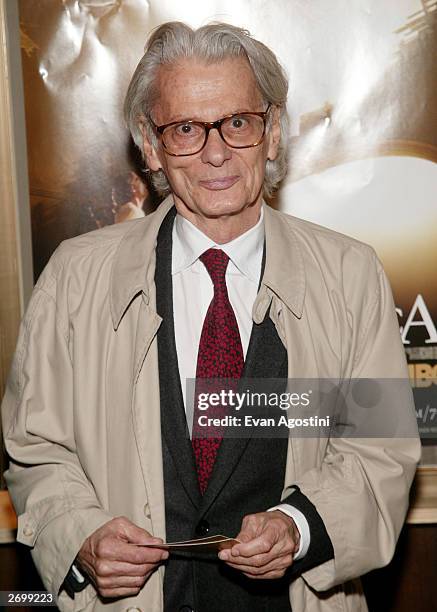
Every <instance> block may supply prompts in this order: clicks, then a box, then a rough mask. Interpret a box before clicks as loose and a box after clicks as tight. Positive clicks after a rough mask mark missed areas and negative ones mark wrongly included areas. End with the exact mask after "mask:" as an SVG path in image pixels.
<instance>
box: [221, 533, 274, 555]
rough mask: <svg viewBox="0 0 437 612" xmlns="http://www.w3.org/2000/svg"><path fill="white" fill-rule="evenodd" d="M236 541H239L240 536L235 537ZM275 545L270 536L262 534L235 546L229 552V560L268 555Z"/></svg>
mask: <svg viewBox="0 0 437 612" xmlns="http://www.w3.org/2000/svg"><path fill="white" fill-rule="evenodd" d="M237 539H238V540H239V539H240V535H238V536H237ZM275 543H276V542H275V539H274V538H273V537H272V535H270V534H269V533H268V532H264V533H263V534H261V535H259V536H257V537H256V538H253V539H251V540H249V541H248V542H241V543H239V544H235V545H234V546H233V547H232V548H231V550H230V553H231V554H230V558H231V559H232V558H233V557H252V556H253V555H260V554H263V553H268V552H270V551H271V550H272V548H273V546H274V545H275Z"/></svg>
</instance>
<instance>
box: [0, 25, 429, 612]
mask: <svg viewBox="0 0 437 612" xmlns="http://www.w3.org/2000/svg"><path fill="white" fill-rule="evenodd" d="M286 96H287V81H286V78H285V76H284V74H283V71H282V70H281V68H280V66H279V64H278V62H277V60H276V58H275V56H274V54H273V53H272V52H271V51H270V50H269V49H268V48H266V47H265V46H264V45H263V44H262V43H260V42H258V41H257V40H255V39H253V38H251V37H250V36H249V35H248V33H247V32H246V31H244V30H241V29H239V28H236V27H233V26H230V25H226V24H214V25H207V26H204V27H202V28H200V29H198V30H192V29H191V28H189V27H188V26H186V25H184V24H181V23H167V24H164V25H162V26H161V27H160V28H158V29H157V30H156V31H155V32H154V33H153V34H152V36H151V37H150V39H149V41H148V44H147V48H146V52H145V55H144V57H143V58H142V60H141V62H140V63H139V65H138V67H137V70H136V72H135V75H134V77H133V79H132V82H131V84H130V87H129V91H128V94H127V98H126V104H125V110H126V117H127V121H128V123H129V126H130V129H131V132H132V135H133V138H134V140H135V142H136V144H137V145H138V146H140V147H141V148H142V150H143V153H144V159H145V162H146V164H147V167H148V169H149V170H150V172H151V178H152V181H153V182H154V185H155V187H156V188H157V189H158V190H159V191H160V192H161V193H162V194H164V195H165V194H169V195H168V197H167V199H165V200H164V202H162V203H161V205H160V206H159V208H158V210H157V211H156V212H155V213H153V214H151V215H149V216H148V217H146V218H145V219H140V220H135V221H132V222H128V223H125V224H121V225H116V226H113V227H108V228H105V229H103V230H98V231H95V232H91V233H89V234H86V235H84V236H80V237H77V238H75V239H72V240H69V241H66V242H65V243H63V244H62V245H61V246H60V247H59V248H58V249H57V251H56V253H55V254H54V255H53V257H52V259H51V261H50V263H49V264H48V266H47V268H46V269H45V271H44V272H43V274H42V275H41V277H40V279H39V281H38V283H37V286H36V288H35V292H34V294H33V297H32V300H31V304H30V306H29V309H28V311H27V314H26V317H25V319H24V322H23V325H22V328H21V334H20V339H19V345H18V349H17V353H16V357H15V361H14V365H13V368H12V372H11V376H10V379H9V384H8V389H7V393H6V398H5V402H4V408H3V419H4V431H5V441H6V447H7V450H8V453H9V455H10V459H11V461H10V468H9V470H8V471H7V472H6V480H7V483H8V486H9V490H10V493H11V495H12V498H13V501H14V504H15V507H16V510H17V513H18V515H19V527H18V540H19V541H20V542H22V543H24V544H27V545H29V546H30V547H32V553H33V558H34V561H35V563H36V566H37V568H38V570H39V572H40V574H41V577H42V579H43V581H44V584H45V585H46V587H47V589H48V590H50V591H51V592H53V593H55V594H57V595H58V594H59V600H58V605H59V607H60V608H61V609H62V610H84V609H86V610H104V609H108V610H143V611H144V612H145V611H148V612H159V611H160V610H165V612H176V611H179V612H189V611H190V610H195V611H196V612H220V611H231V612H232V611H235V612H237V611H241V610H250V611H251V612H258V611H259V612H261V611H267V610H269V611H275V612H280V611H289V610H291V609H292V610H293V612H303V611H304V610H305V611H307V612H311V611H329V610H339V609H342V610H365V609H366V605H365V603H364V599H363V596H362V593H361V590H360V584H359V580H357V578H358V577H359V576H360V575H361V574H363V573H365V572H368V571H369V570H371V569H373V568H375V567H378V566H381V565H384V564H386V563H387V562H388V561H389V560H390V558H391V556H392V554H393V550H394V547H395V544H396V539H397V536H398V534H399V531H400V529H401V527H402V524H403V521H404V518H405V513H406V510H407V505H408V490H409V486H410V484H411V481H412V478H413V475H414V471H415V467H416V463H417V461H418V458H419V452H420V451H419V443H418V440H417V437H415V436H412V437H409V438H404V439H399V438H398V439H396V438H394V437H393V438H391V439H390V438H385V439H370V438H368V439H361V438H343V439H342V438H340V437H331V438H328V437H313V438H307V437H305V438H304V437H293V438H291V437H290V438H289V439H287V438H277V439H273V438H268V437H267V438H263V437H258V436H252V437H244V438H241V439H238V438H237V439H235V438H232V439H231V438H227V437H226V435H225V433H226V432H223V431H222V430H220V429H219V430H217V431H215V433H214V435H212V436H205V437H202V436H200V435H198V431H197V430H198V421H199V420H198V418H197V417H198V413H197V412H196V411H194V423H192V422H191V419H193V415H192V414H191V413H190V410H189V404H190V400H189V397H188V394H187V391H186V384H185V383H186V381H187V380H188V379H194V378H197V379H198V380H200V379H204V378H209V379H217V378H227V379H228V378H230V379H236V380H237V381H238V380H241V379H242V377H243V376H244V377H245V378H252V379H260V378H270V379H287V377H288V378H335V379H338V378H341V379H346V380H349V379H352V378H393V379H394V378H405V376H406V369H405V363H404V356H403V350H402V346H401V343H400V339H399V330H398V327H397V322H396V317H395V311H394V307H393V301H392V297H391V293H390V289H389V287H388V283H387V280H386V277H385V275H384V272H383V270H382V268H381V265H380V263H379V261H378V260H377V258H376V257H375V255H374V253H373V251H372V250H371V249H370V248H369V247H367V246H366V245H363V244H361V243H359V242H357V241H355V240H353V239H350V238H347V237H345V236H342V235H339V234H336V233H334V232H332V231H329V230H327V229H324V228H321V227H318V226H315V225H312V224H310V223H307V222H304V221H301V220H298V219H294V218H292V217H289V216H287V215H284V214H281V213H279V212H275V211H273V210H272V209H270V208H269V207H268V206H266V205H265V204H264V203H263V194H265V195H270V194H271V193H272V192H273V190H274V189H275V188H276V187H277V186H278V183H279V182H280V180H281V179H282V178H283V177H284V174H285V170H286V155H285V153H286V151H285V147H286V110H285V104H286ZM402 405H403V406H404V407H401V406H402ZM405 405H406V408H405ZM399 406H400V408H399V410H400V411H404V412H405V411H406V412H408V411H410V410H411V404H410V403H409V400H407V401H406V402H404V403H403V404H402V403H400V404H399ZM190 414H191V417H190V416H189V415H190ZM402 416H405V415H403V414H400V417H402ZM190 431H191V435H190ZM214 534H226V535H229V536H236V538H237V539H238V540H239V543H236V544H234V545H233V546H232V548H230V549H227V550H222V551H221V552H219V553H218V554H217V553H215V554H210V555H202V554H187V553H181V554H179V555H178V554H169V552H168V550H166V549H165V548H164V547H159V546H158V547H152V546H151V545H152V544H154V545H156V544H158V545H160V544H162V543H163V540H166V541H168V542H170V541H180V540H186V539H190V538H198V537H201V536H206V535H214Z"/></svg>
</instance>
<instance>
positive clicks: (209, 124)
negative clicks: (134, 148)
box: [149, 103, 272, 157]
mask: <svg viewBox="0 0 437 612" xmlns="http://www.w3.org/2000/svg"><path fill="white" fill-rule="evenodd" d="M271 107H272V105H271V103H269V105H268V107H267V108H266V110H265V111H261V112H245V111H243V112H241V113H232V114H231V115H226V117H222V118H221V119H217V121H194V119H189V120H188V121H172V122H171V123H166V124H164V125H156V123H155V122H154V121H153V119H152V117H151V116H150V115H149V120H150V123H151V124H152V126H153V129H154V130H155V132H156V133H157V135H158V136H159V137H160V139H161V143H162V146H163V148H164V150H165V152H166V153H167V154H168V155H172V156H173V157H189V156H190V155H197V153H200V151H201V150H202V149H203V148H204V147H205V145H206V143H207V142H208V137H209V133H210V131H211V130H214V129H216V130H217V131H218V133H219V134H220V138H221V139H222V140H223V142H224V143H225V144H226V145H227V146H228V147H231V149H250V148H252V147H256V146H257V145H259V144H260V143H261V142H262V141H263V140H264V136H265V134H266V123H267V121H266V119H267V115H268V113H269V111H270V109H271ZM240 115H256V116H257V117H261V118H262V120H263V122H264V129H263V133H262V134H261V138H260V139H259V140H257V142H254V143H253V144H251V145H244V146H243V147H234V146H233V145H230V144H229V143H228V142H226V140H225V138H224V136H223V134H222V123H223V122H224V121H226V119H231V118H232V117H238V116H240ZM178 124H183V125H187V124H188V125H190V124H196V125H202V126H203V127H204V129H205V140H204V142H203V145H202V146H201V147H200V149H198V150H197V151H195V152H194V153H171V152H170V151H169V150H168V149H167V147H166V146H165V143H164V142H163V140H162V134H163V132H164V130H165V129H166V128H168V127H170V126H172V125H178Z"/></svg>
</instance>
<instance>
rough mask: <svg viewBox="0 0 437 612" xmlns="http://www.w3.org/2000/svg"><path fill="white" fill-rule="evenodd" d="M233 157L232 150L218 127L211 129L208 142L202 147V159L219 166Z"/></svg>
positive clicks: (204, 161) (206, 162)
mask: <svg viewBox="0 0 437 612" xmlns="http://www.w3.org/2000/svg"><path fill="white" fill-rule="evenodd" d="M231 157H232V150H231V148H230V147H228V145H227V144H226V143H225V141H224V140H223V139H222V137H221V136H220V134H219V131H218V129H217V128H213V129H211V130H210V131H209V134H208V139H207V141H206V144H205V146H204V147H203V149H202V155H201V160H202V161H203V163H205V164H212V165H213V166H217V167H219V166H222V165H223V164H224V162H225V161H226V160H228V159H230V158H231Z"/></svg>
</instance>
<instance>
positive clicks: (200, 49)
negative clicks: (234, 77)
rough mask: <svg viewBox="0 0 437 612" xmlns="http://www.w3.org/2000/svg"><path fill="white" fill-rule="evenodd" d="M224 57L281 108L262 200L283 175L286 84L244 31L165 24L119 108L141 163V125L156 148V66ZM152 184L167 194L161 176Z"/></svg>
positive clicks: (272, 61)
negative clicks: (237, 62) (244, 64)
mask: <svg viewBox="0 0 437 612" xmlns="http://www.w3.org/2000/svg"><path fill="white" fill-rule="evenodd" d="M228 57H245V58H246V59H247V60H248V61H249V64H250V66H251V68H252V70H253V73H254V76H255V80H256V82H257V85H258V87H259V90H260V92H261V95H262V97H263V101H264V102H265V103H266V104H267V103H271V104H273V105H275V106H278V107H279V108H280V126H281V141H280V144H279V151H278V155H277V157H276V159H275V160H267V162H266V172H265V177H264V185H263V188H264V194H265V195H266V196H267V197H269V196H271V195H272V194H273V192H274V191H275V189H277V187H278V185H279V183H280V182H281V181H282V179H283V178H284V177H285V175H286V173H287V140H288V116H287V109H286V100H287V91H288V81H287V77H286V75H285V73H284V70H283V69H282V67H281V65H280V64H279V62H278V60H277V59H276V56H275V54H274V53H273V52H272V51H271V50H270V49H269V48H268V47H266V45H264V44H263V43H261V42H260V41H258V40H256V39H254V38H252V37H251V36H250V33H249V32H248V31H247V30H244V29H242V28H238V27H236V26H233V25H229V24H227V23H211V24H208V25H205V26H202V27H201V28H198V29H197V30H194V29H192V28H190V27H189V26H187V25H186V24H184V23H181V22H179V21H170V22H168V23H164V24H162V25H161V26H159V27H158V28H156V29H155V30H154V31H153V32H152V34H151V35H150V37H149V39H148V41H147V44H146V47H145V53H144V55H143V57H142V59H141V61H140V63H139V64H138V66H137V68H136V70H135V73H134V75H133V77H132V80H131V82H130V84H129V88H128V91H127V94H126V99H125V103H124V116H125V120H126V123H127V125H128V127H129V129H130V131H131V134H132V138H133V140H134V142H135V144H136V145H137V147H139V149H140V150H141V152H142V154H143V157H144V150H143V136H142V133H141V129H140V125H141V124H143V125H144V129H145V130H146V133H147V136H148V138H149V140H150V142H151V144H152V146H154V147H157V144H158V143H157V138H156V135H155V133H154V130H153V127H152V125H151V123H150V119H149V117H150V113H151V111H152V108H153V106H154V104H155V102H156V101H157V99H158V96H159V92H158V91H157V88H156V86H155V83H156V76H157V72H158V69H159V66H160V65H162V64H174V63H176V62H177V61H178V60H180V59H182V58H183V59H185V58H196V59H201V60H204V61H205V62H208V63H214V62H218V61H220V60H222V59H225V58H228ZM268 127H269V126H268ZM151 180H152V184H153V186H154V187H155V189H156V190H157V192H158V193H159V194H160V195H167V194H168V193H169V192H170V186H169V184H168V181H167V178H166V176H165V174H164V172H163V171H162V170H159V171H158V172H152V175H151Z"/></svg>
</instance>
